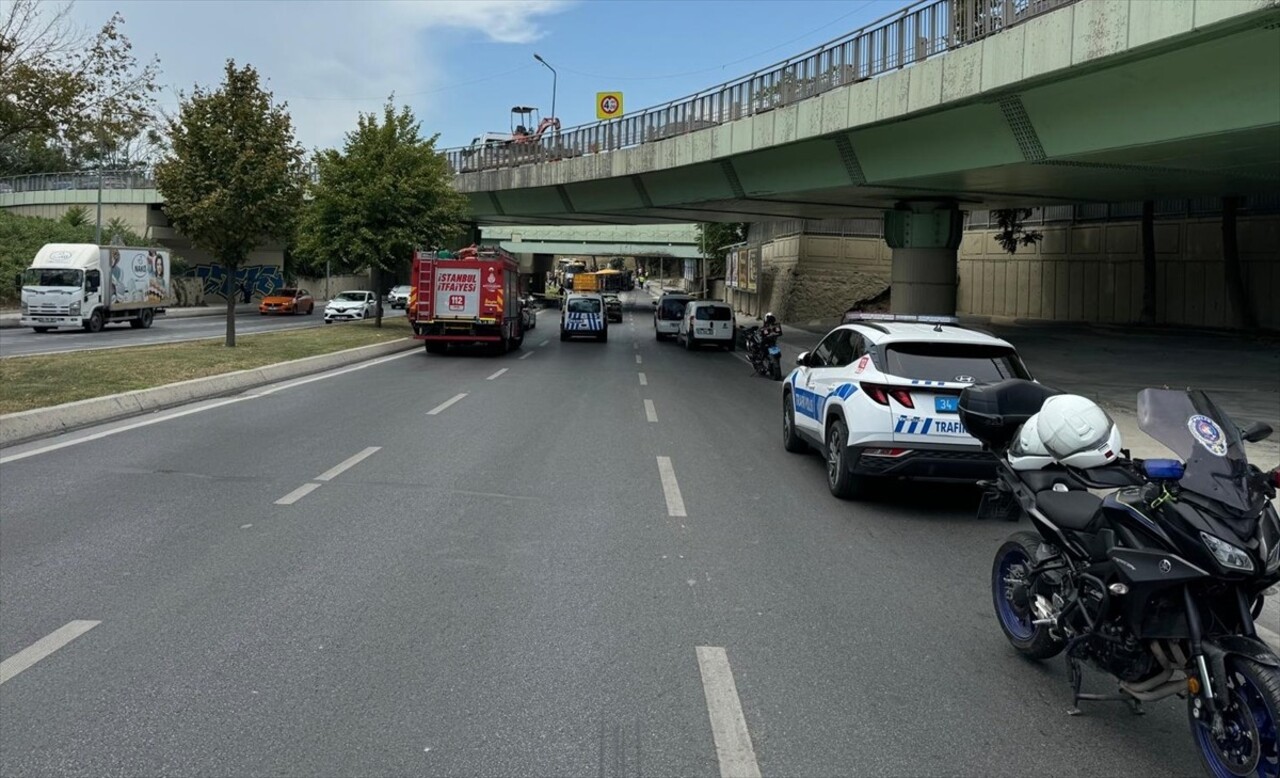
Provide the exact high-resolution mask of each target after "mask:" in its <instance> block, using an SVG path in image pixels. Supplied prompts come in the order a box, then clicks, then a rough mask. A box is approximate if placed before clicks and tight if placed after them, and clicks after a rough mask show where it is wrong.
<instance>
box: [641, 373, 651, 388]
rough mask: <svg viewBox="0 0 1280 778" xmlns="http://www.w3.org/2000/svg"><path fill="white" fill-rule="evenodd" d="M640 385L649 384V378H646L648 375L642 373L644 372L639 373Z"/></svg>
mask: <svg viewBox="0 0 1280 778" xmlns="http://www.w3.org/2000/svg"><path fill="white" fill-rule="evenodd" d="M640 385H641V386H648V385H649V379H648V377H647V376H645V374H644V373H641V374H640Z"/></svg>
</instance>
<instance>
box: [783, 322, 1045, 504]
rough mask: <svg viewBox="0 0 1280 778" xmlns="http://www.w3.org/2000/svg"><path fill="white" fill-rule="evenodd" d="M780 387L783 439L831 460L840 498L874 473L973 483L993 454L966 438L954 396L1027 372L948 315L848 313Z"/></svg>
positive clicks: (856, 492) (857, 490)
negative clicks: (963, 390)
mask: <svg viewBox="0 0 1280 778" xmlns="http://www.w3.org/2000/svg"><path fill="white" fill-rule="evenodd" d="M796 364H797V367H796V369H795V370H793V371H792V372H791V374H790V375H789V376H787V379H786V383H785V384H784V385H783V394H782V398H783V421H782V436H783V446H784V447H785V448H786V450H787V451H792V452H803V451H806V450H808V448H809V446H813V447H816V448H817V449H818V450H819V451H821V452H823V453H824V455H825V457H826V460H827V486H828V487H829V488H830V489H831V493H832V494H834V495H835V496H837V497H840V498H843V499H851V498H856V497H859V496H861V495H863V494H864V493H865V491H866V487H867V486H868V484H869V483H870V482H871V481H873V480H874V479H876V478H879V477H894V478H928V479H939V480H957V481H973V480H977V479H980V478H985V477H989V476H991V475H992V474H993V473H994V472H995V459H994V457H993V456H992V455H991V454H989V453H987V452H985V451H983V450H982V444H980V443H979V442H978V441H977V440H976V439H974V438H972V437H970V436H969V434H968V433H967V432H966V431H965V429H964V425H963V424H961V423H960V417H959V414H958V413H957V408H956V404H957V402H958V400H959V398H960V390H961V389H963V388H965V387H966V386H969V385H970V384H975V383H987V382H991V381H1000V380H1003V379H1005V378H1027V379H1029V378H1031V375H1030V373H1029V372H1028V371H1027V368H1026V366H1025V365H1024V364H1023V363H1022V359H1021V358H1020V357H1019V356H1018V354H1017V352H1016V351H1015V350H1014V348H1013V346H1011V345H1010V344H1009V343H1007V342H1005V341H1003V340H1001V339H999V338H996V337H994V336H992V335H988V334H986V333H984V332H980V331H977V330H973V329H968V328H965V327H962V326H960V324H959V320H958V319H955V318H954V317H943V316H902V315H894V314H858V313H849V314H846V315H845V318H844V323H843V324H842V325H841V326H839V327H837V328H835V329H834V330H832V331H831V332H830V333H828V334H827V336H826V337H825V338H823V339H822V342H821V343H819V344H818V345H817V347H816V348H814V349H813V351H807V352H805V353H803V354H801V355H800V356H799V358H798V359H797V360H796Z"/></svg>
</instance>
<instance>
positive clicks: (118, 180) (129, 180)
mask: <svg viewBox="0 0 1280 778" xmlns="http://www.w3.org/2000/svg"><path fill="white" fill-rule="evenodd" d="M98 179H99V175H98V172H97V171H91V172H85V171H79V172H66V173H35V174H32V175H27V176H8V177H7V178H0V194H15V193H17V192H52V191H60V190H65V191H75V190H81V191H83V190H96V189H97V188H98ZM101 179H102V188H103V189H155V186H156V182H155V179H154V178H153V177H152V175H151V171H150V170H104V171H103V172H102V175H101Z"/></svg>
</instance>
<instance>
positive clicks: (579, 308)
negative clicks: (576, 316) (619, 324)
mask: <svg viewBox="0 0 1280 778" xmlns="http://www.w3.org/2000/svg"><path fill="white" fill-rule="evenodd" d="M569 313H600V301H599V300H595V299H592V298H590V297H579V298H577V299H576V300H575V299H570V300H569Z"/></svg>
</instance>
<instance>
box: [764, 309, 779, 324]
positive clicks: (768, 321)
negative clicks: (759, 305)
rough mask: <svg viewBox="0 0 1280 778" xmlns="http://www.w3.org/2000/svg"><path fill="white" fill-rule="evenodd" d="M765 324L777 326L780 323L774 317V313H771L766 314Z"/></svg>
mask: <svg viewBox="0 0 1280 778" xmlns="http://www.w3.org/2000/svg"><path fill="white" fill-rule="evenodd" d="M764 323H765V324H777V323H778V317H777V316H774V315H773V311H769V312H768V313H766V314H765V315H764Z"/></svg>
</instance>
